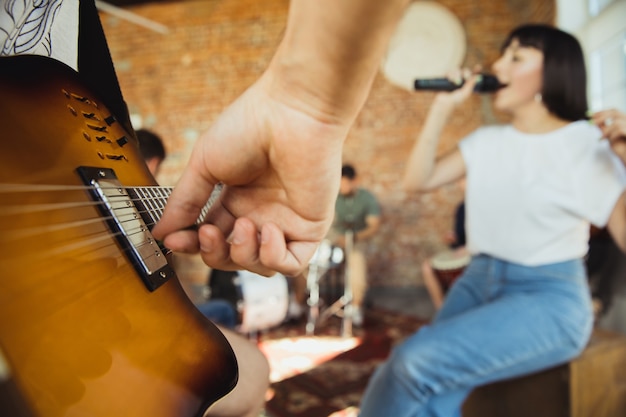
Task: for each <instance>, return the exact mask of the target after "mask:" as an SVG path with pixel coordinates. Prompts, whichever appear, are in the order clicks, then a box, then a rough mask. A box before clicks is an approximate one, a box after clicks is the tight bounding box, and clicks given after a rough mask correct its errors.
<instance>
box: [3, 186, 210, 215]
mask: <svg viewBox="0 0 626 417" xmlns="http://www.w3.org/2000/svg"><path fill="white" fill-rule="evenodd" d="M100 188H101V189H103V190H117V189H119V188H124V189H126V190H134V191H135V192H137V191H138V190H149V191H155V190H156V191H158V192H159V193H161V195H154V194H152V195H147V196H146V195H145V194H144V196H139V198H127V196H123V195H121V196H107V198H109V199H114V198H117V197H120V198H124V199H125V201H130V202H133V203H136V202H141V203H143V206H144V208H146V210H143V211H139V210H138V212H139V214H148V215H150V217H151V218H152V219H153V220H158V219H154V216H153V214H156V213H158V214H162V211H163V209H164V208H165V201H166V200H165V198H166V197H169V196H170V195H171V192H172V190H173V189H172V188H171V187H160V186H147V187H146V186H140V187H115V186H111V187H100ZM95 189H96V188H95V187H93V186H62V185H18V184H0V193H2V192H5V193H9V192H37V191H38V192H41V191H68V190H90V191H93V190H95ZM220 191H221V187H219V188H217V187H216V191H215V192H214V193H213V194H212V195H211V197H210V198H209V200H208V201H207V203H206V204H205V206H204V207H203V208H202V209H201V210H200V216H199V217H198V220H197V221H196V224H199V223H202V222H203V220H204V218H205V216H206V214H207V212H208V210H209V208H210V207H211V206H212V205H213V203H214V201H215V200H216V199H217V196H218V195H219V192H220ZM163 193H164V194H163ZM146 202H147V203H153V204H151V205H152V207H154V208H153V209H152V210H150V208H151V207H148V206H147V205H146V204H145V203H146ZM99 204H102V202H101V201H85V202H72V203H50V204H35V205H29V206H28V207H24V206H4V207H0V215H12V214H22V213H29V212H41V211H53V210H61V209H69V208H80V207H81V206H96V205H99ZM154 224H155V222H153V223H151V224H150V225H154Z"/></svg>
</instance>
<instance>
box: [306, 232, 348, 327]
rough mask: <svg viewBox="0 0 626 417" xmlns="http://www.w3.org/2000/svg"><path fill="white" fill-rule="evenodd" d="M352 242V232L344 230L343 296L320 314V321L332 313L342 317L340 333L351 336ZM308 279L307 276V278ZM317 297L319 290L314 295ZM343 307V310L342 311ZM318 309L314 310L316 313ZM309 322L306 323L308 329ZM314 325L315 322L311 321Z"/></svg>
mask: <svg viewBox="0 0 626 417" xmlns="http://www.w3.org/2000/svg"><path fill="white" fill-rule="evenodd" d="M353 244H354V232H353V231H352V230H351V229H348V230H346V233H345V254H344V259H345V261H344V262H345V264H344V273H343V276H344V279H343V287H344V289H343V296H341V297H340V298H339V299H338V300H337V301H335V302H334V303H333V304H332V305H331V306H329V307H328V308H327V309H326V310H324V311H323V312H322V314H321V316H320V318H319V319H320V322H322V321H324V320H326V319H328V318H329V317H330V316H332V315H337V316H338V317H342V322H341V335H342V336H343V337H352V286H351V285H350V279H349V277H350V257H351V256H352V246H353ZM307 279H308V278H307ZM316 297H319V292H318V294H317V295H316ZM342 309H343V311H342ZM318 312H319V310H317V311H316V314H318ZM309 317H311V315H309ZM308 326H309V323H307V331H308ZM313 326H315V323H313Z"/></svg>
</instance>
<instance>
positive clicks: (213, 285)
mask: <svg viewBox="0 0 626 417" xmlns="http://www.w3.org/2000/svg"><path fill="white" fill-rule="evenodd" d="M343 264H344V251H343V249H342V248H340V247H338V246H334V245H332V244H331V243H330V241H328V240H324V241H322V242H321V244H320V245H319V246H318V248H317V250H316V251H315V253H314V255H313V257H312V258H311V261H310V262H309V268H308V273H307V277H306V280H307V282H306V285H307V292H308V299H307V304H308V307H309V314H308V319H307V324H306V331H307V334H312V333H313V332H314V330H315V325H316V323H319V322H320V321H321V320H322V319H323V317H321V315H320V312H321V308H320V306H321V301H322V300H321V297H320V287H319V284H320V281H321V279H322V277H324V276H326V274H327V273H328V272H329V271H331V270H334V269H337V268H339V267H340V266H341V265H343ZM208 292H209V298H216V299H225V300H227V301H229V302H230V303H231V304H232V305H233V306H235V309H236V311H237V316H238V318H237V327H236V330H237V331H239V332H242V333H254V332H258V331H263V330H267V329H270V328H272V327H275V326H278V325H280V324H282V323H283V322H284V321H285V320H286V318H287V311H288V308H289V299H290V293H289V292H290V288H289V285H288V283H287V278H286V277H285V276H284V275H282V274H275V275H274V276H272V277H269V278H268V277H264V276H262V275H258V274H255V273H252V272H249V271H220V270H213V271H212V272H211V275H210V277H209V285H208ZM345 297H346V294H345V293H344V296H343V297H342V299H345Z"/></svg>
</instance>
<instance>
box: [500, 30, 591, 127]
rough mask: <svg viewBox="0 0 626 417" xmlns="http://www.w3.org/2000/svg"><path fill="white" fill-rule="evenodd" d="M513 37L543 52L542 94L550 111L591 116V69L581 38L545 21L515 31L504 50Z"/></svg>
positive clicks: (567, 117) (563, 115)
mask: <svg viewBox="0 0 626 417" xmlns="http://www.w3.org/2000/svg"><path fill="white" fill-rule="evenodd" d="M513 40H517V41H518V42H519V44H520V45H521V46H525V47H531V48H536V49H538V50H540V51H541V52H543V87H542V91H541V97H542V100H543V102H544V104H545V105H546V107H547V108H548V110H549V111H550V112H551V113H552V114H554V115H556V116H557V117H559V118H561V119H564V120H569V121H576V120H581V119H587V109H588V106H587V71H586V69H585V58H584V55H583V51H582V48H581V46H580V43H579V42H578V40H577V39H576V38H575V37H574V36H572V35H570V34H569V33H566V32H563V31H562V30H560V29H557V28H555V27H552V26H549V25H544V24H527V25H523V26H520V27H518V28H517V29H515V30H513V32H511V33H510V34H509V36H508V37H507V39H506V40H505V41H504V44H503V46H502V51H504V50H505V49H506V48H507V47H508V46H509V45H510V44H511V42H513Z"/></svg>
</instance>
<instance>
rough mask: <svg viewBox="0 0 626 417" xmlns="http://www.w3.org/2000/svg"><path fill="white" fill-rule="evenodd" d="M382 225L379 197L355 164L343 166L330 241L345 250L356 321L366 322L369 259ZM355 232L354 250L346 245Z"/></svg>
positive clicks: (359, 323)
mask: <svg viewBox="0 0 626 417" xmlns="http://www.w3.org/2000/svg"><path fill="white" fill-rule="evenodd" d="M379 228H380V204H379V203H378V200H377V199H376V196H374V194H372V192H370V191H369V190H367V189H365V188H363V187H361V186H360V185H359V179H358V177H357V172H356V169H355V168H354V166H352V165H351V164H344V165H343V166H342V167H341V184H340V186H339V194H338V195H337V200H336V201H335V218H334V220H333V224H332V227H331V230H330V232H329V234H328V240H330V242H331V243H332V244H333V245H335V246H339V247H341V248H343V249H344V256H345V262H346V268H347V270H348V276H347V277H346V279H347V280H348V282H349V285H350V288H351V292H352V305H351V309H350V310H351V313H352V324H354V325H355V326H361V325H362V324H363V299H364V297H365V291H366V289H367V259H366V257H365V254H366V251H367V247H368V245H369V243H370V239H371V238H372V237H373V236H374V235H375V234H376V232H378V229H379ZM348 232H349V233H350V234H351V238H352V250H351V251H349V249H348V248H346V238H347V236H348V235H347V233H348Z"/></svg>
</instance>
